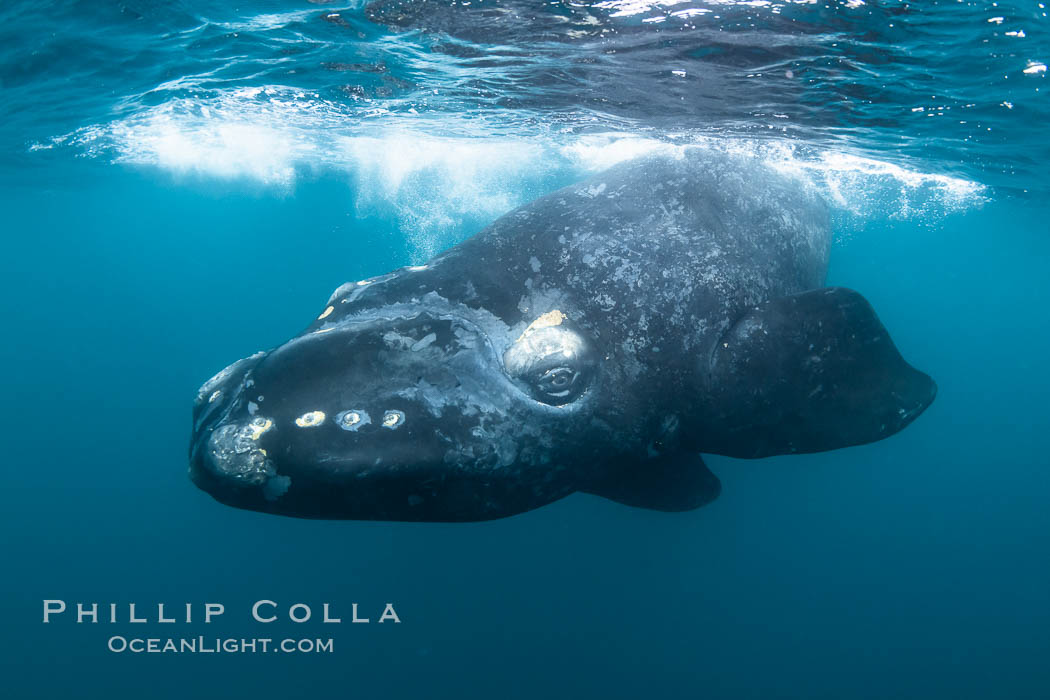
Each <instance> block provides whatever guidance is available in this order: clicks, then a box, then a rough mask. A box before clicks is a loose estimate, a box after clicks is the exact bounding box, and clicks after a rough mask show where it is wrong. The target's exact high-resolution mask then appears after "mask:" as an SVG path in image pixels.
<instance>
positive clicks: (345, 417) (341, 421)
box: [335, 408, 372, 433]
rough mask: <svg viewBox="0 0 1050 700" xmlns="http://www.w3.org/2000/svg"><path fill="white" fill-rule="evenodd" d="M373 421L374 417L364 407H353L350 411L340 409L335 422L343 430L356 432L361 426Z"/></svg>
mask: <svg viewBox="0 0 1050 700" xmlns="http://www.w3.org/2000/svg"><path fill="white" fill-rule="evenodd" d="M371 423H372V417H371V416H369V415H368V412H367V411H365V410H364V409H360V408H353V409H350V410H348V411H340V412H339V413H337V414H336V416H335V424H336V425H338V426H339V427H340V428H342V429H343V430H349V431H350V432H352V433H356V432H357V431H358V430H360V429H361V428H363V427H365V426H366V425H370V424H371Z"/></svg>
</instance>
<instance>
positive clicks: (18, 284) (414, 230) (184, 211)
mask: <svg viewBox="0 0 1050 700" xmlns="http://www.w3.org/2000/svg"><path fill="white" fill-rule="evenodd" d="M1046 13H1047V9H1046V8H1045V7H1043V6H1042V4H1040V3H1037V2H1020V1H1016V2H998V3H991V2H934V1H932V0H931V1H930V2H915V3H906V2H880V3H875V2H869V3H867V4H864V3H860V2H839V3H826V4H819V3H802V2H786V1H784V2H769V3H766V2H752V3H744V2H713V1H709V2H706V3H703V2H671V1H666V2H662V3H661V2H641V1H633V0H613V1H611V2H605V3H591V2H579V3H575V4H569V3H561V2H548V3H540V2H492V1H491V0H484V1H482V2H474V3H467V2H463V1H460V0H457V1H456V2H440V3H439V2H418V3H407V2H405V3H392V2H385V3H375V4H373V5H369V6H363V5H361V4H357V5H353V6H347V5H344V4H338V3H333V4H320V3H314V2H291V1H286V2H278V1H277V0H273V1H270V2H242V3H238V4H237V5H236V6H235V7H234V6H230V5H228V4H226V3H218V2H188V1H185V2H175V3H171V2H167V3H160V2H145V1H135V2H123V3H119V4H116V3H114V4H110V3H96V2H87V1H86V0H81V1H66V2H54V3H49V4H46V5H44V4H42V3H31V2H22V1H13V2H7V3H5V4H4V6H3V8H2V9H0V20H2V22H0V88H2V91H0V110H2V111H0V116H2V119H0V183H2V189H0V192H2V195H0V196H2V202H0V206H2V210H3V212H4V222H5V223H4V226H3V229H4V237H5V244H6V245H5V251H4V255H3V256H2V258H0V285H2V289H0V305H2V309H3V319H4V322H5V324H4V325H5V328H6V329H7V330H6V333H5V335H4V338H5V342H4V343H2V344H0V365H2V366H3V367H4V368H5V369H6V371H5V372H4V373H3V376H4V379H3V398H4V401H3V409H2V422H0V424H2V425H3V426H4V427H3V445H4V453H5V454H4V457H5V459H4V477H5V479H4V488H3V489H2V490H0V494H2V495H0V499H2V503H0V523H2V526H3V534H4V537H3V542H4V549H3V561H4V572H5V575H4V576H2V577H0V586H2V592H3V595H2V596H0V616H2V617H0V619H2V620H3V623H4V624H3V629H4V631H3V633H2V634H0V639H2V646H0V660H2V661H0V664H2V668H3V669H4V695H5V697H14V698H69V697H109V698H142V697H152V698H180V699H182V698H186V697H201V698H219V697H223V698H229V697H250V698H257V699H259V700H261V699H262V698H271V697H272V698H287V697H356V698H420V697H422V698H456V699H463V698H485V699H488V698H535V697H555V698H561V697H600V698H638V697H656V698H677V697H710V698H729V699H735V698H764V699H765V698H829V699H830V698H834V699H837V700H841V699H843V698H846V699H853V698H887V697H895V698H953V699H955V698H992V697H994V698H1046V697H1050V664H1048V663H1047V659H1048V658H1050V557H1048V556H1047V552H1048V551H1050V509H1048V508H1047V506H1046V502H1047V498H1048V496H1050V459H1048V457H1047V455H1046V452H1047V447H1046V444H1045V436H1046V435H1048V434H1050V411H1048V410H1047V396H1050V369H1048V367H1047V358H1048V357H1050V314H1048V313H1047V311H1046V307H1047V304H1050V275H1048V274H1047V262H1046V261H1047V260H1050V235H1048V234H1050V230H1048V226H1047V223H1046V222H1047V221H1048V220H1050V199H1048V195H1050V189H1048V186H1047V175H1048V174H1050V173H1048V169H1047V167H1046V163H1047V162H1048V158H1050V139H1047V138H1046V133H1045V129H1046V125H1047V124H1050V102H1048V100H1047V96H1046V93H1047V91H1048V90H1050V83H1048V82H1047V80H1048V78H1047V73H1046V71H1045V65H1046V63H1047V62H1050V37H1048V29H1050V24H1048V20H1047V16H1046ZM1040 66H1044V68H1043V69H1040V68H1039V67H1040ZM684 143H699V144H701V145H705V146H708V147H711V148H729V149H736V150H743V151H747V152H754V153H759V154H761V155H763V156H764V157H766V158H768V159H770V160H771V161H774V162H776V163H777V164H778V166H779V167H782V168H784V169H785V170H787V171H790V172H793V173H795V174H797V175H798V176H800V177H803V178H806V179H808V180H810V181H811V182H813V183H814V184H815V185H816V186H817V187H818V188H819V189H820V190H821V191H822V192H823V193H824V194H825V196H826V198H827V199H828V201H829V202H830V203H831V205H832V207H833V220H834V224H835V247H834V250H833V256H832V266H831V272H830V278H829V284H840V285H846V286H849V287H852V288H854V289H857V290H860V291H861V292H862V293H863V294H864V295H865V296H866V297H867V298H868V299H869V300H870V301H871V302H872V304H873V305H874V307H875V308H876V309H877V310H878V313H879V315H880V317H881V318H882V320H883V321H884V323H885V325H886V326H887V328H888V329H889V330H890V332H891V333H892V335H893V337H894V340H895V342H896V344H897V345H898V347H899V348H900V349H901V351H902V353H903V354H904V356H905V357H907V358H908V359H909V361H911V362H912V363H913V364H914V365H915V366H917V367H919V368H922V369H923V370H925V371H927V372H929V373H930V374H931V375H932V376H933V377H934V378H935V379H936V380H937V383H938V385H939V387H940V393H939V395H938V398H937V400H936V402H935V403H934V404H933V406H932V407H931V408H930V409H929V410H928V411H927V413H926V414H924V415H923V416H922V417H921V418H920V419H919V420H918V421H917V422H916V423H915V424H914V425H912V426H911V427H909V428H908V429H906V430H905V431H903V432H902V433H900V434H899V435H896V436H894V437H892V438H890V439H888V440H885V441H883V442H879V443H875V444H872V445H866V446H863V447H856V448H850V449H847V450H841V451H835V452H830V453H824V454H818V455H808V456H796V457H790V458H776V459H767V460H760V461H753V462H751V461H736V460H731V459H727V458H718V457H711V458H709V459H708V463H709V465H710V467H711V469H712V470H713V471H714V472H715V473H717V474H718V476H719V478H720V479H721V480H722V483H723V492H722V496H721V497H720V498H719V499H718V500H717V501H716V502H714V503H713V504H712V505H710V506H708V507H706V508H703V509H701V510H698V511H695V512H691V513H685V514H679V515H668V514H662V513H655V512H649V511H643V510H637V509H631V508H626V507H623V506H619V505H616V504H614V503H611V502H608V501H604V500H600V499H597V498H594V497H589V496H583V495H576V496H572V497H570V498H568V499H565V500H564V501H561V502H558V503H555V504H553V505H551V506H548V507H545V508H542V509H540V510H537V511H534V512H531V513H527V514H524V515H521V516H516V517H513V518H509V519H506V520H501V521H495V522H489V523H478V524H469V525H443V524H398V523H359V522H315V521H300V520H294V519H288V518H279V517H272V516H265V515H260V514H256V513H251V512H247V511H238V510H234V509H231V508H227V507H224V506H220V505H218V504H217V503H215V502H214V501H212V500H211V499H210V497H208V496H207V495H206V494H204V493H203V492H200V491H198V490H197V489H195V488H194V487H193V486H192V484H191V483H190V481H189V480H188V479H187V478H186V468H187V459H186V453H187V443H188V438H189V429H190V424H189V414H190V407H191V403H192V400H193V397H194V395H195V391H196V389H197V387H198V386H199V384H200V383H201V382H202V381H203V380H204V379H206V378H207V377H209V376H211V375H212V374H213V373H214V372H215V371H216V370H218V369H220V368H222V367H223V366H225V365H226V364H227V363H228V362H229V361H230V360H232V359H234V358H237V357H242V356H244V355H247V354H249V353H251V352H254V351H256V350H259V349H264V348H268V347H271V346H273V345H275V344H277V343H279V342H282V341H283V340H285V339H287V338H288V337H290V336H292V335H294V334H296V333H298V332H299V330H300V329H301V328H302V327H303V326H304V325H305V324H306V323H307V322H308V321H309V320H310V319H311V318H312V315H314V314H316V311H317V309H318V308H320V306H321V304H322V303H323V301H324V300H325V299H326V298H327V297H328V295H329V294H330V293H331V291H332V290H333V289H334V288H335V287H336V286H338V285H339V284H341V283H342V282H345V281H347V280H353V279H360V278H364V277H368V276H371V275H375V274H378V273H382V272H385V271H387V270H389V269H392V268H394V267H397V266H400V265H403V264H406V263H408V262H420V261H422V260H425V259H426V258H427V257H429V256H430V255H432V254H433V253H435V252H437V251H439V250H442V249H444V248H446V247H448V246H450V245H453V244H454V243H456V242H457V241H460V240H462V239H464V238H465V237H466V236H469V235H470V234H471V233H473V232H474V231H476V230H478V229H479V228H480V227H482V226H484V225H485V224H486V223H488V222H490V221H492V220H493V219H495V218H496V217H497V216H499V215H500V214H502V213H504V212H506V211H508V210H509V209H511V208H513V207H514V206H516V205H517V204H520V203H524V202H527V201H529V200H531V199H532V198H534V197H536V196H538V195H540V194H543V193H545V192H548V191H551V190H553V189H555V188H557V187H559V186H562V185H565V184H568V183H570V182H572V181H574V180H575V179H578V178H580V177H582V176H584V175H585V174H587V173H590V172H595V171H597V170H600V169H602V168H603V167H606V166H608V165H611V164H613V163H616V162H619V161H622V160H625V159H628V158H630V157H632V156H635V155H640V154H644V153H651V152H654V151H660V150H666V149H672V148H675V147H677V146H680V145H682V144H684ZM44 599H64V600H66V601H67V602H68V603H70V604H71V605H73V604H75V603H76V602H78V601H83V602H88V603H90V602H95V601H97V602H100V603H102V604H103V606H106V605H108V603H111V602H116V603H121V604H127V603H129V602H137V603H138V604H139V606H140V609H142V608H147V609H148V607H149V606H155V605H156V603H158V602H165V603H168V604H169V609H170V608H172V607H178V606H182V605H184V604H185V603H187V602H192V603H194V604H198V605H202V604H203V603H205V602H209V601H216V602H222V603H224V604H225V605H226V609H227V612H226V614H225V615H223V616H222V617H221V618H220V619H219V620H218V621H216V622H213V623H212V624H210V625H204V624H201V622H200V621H199V615H200V613H199V612H198V613H197V614H198V617H197V618H196V620H197V621H195V622H194V623H191V624H173V625H164V624H158V623H155V622H153V623H149V624H143V625H132V624H128V623H127V622H122V623H118V624H106V623H101V624H97V625H92V624H87V623H85V624H80V625H77V624H75V623H74V620H73V619H72V618H71V615H70V614H68V613H67V614H66V615H65V616H64V617H61V618H59V619H58V620H56V621H55V622H53V623H49V624H47V625H44V624H41V611H42V601H43V600H44ZM259 599H271V600H274V601H276V602H278V603H280V604H281V606H282V608H284V609H286V608H287V606H288V605H291V604H293V603H298V602H302V603H307V604H310V605H311V606H313V608H314V611H315V615H317V614H319V612H320V605H321V604H322V603H324V602H331V603H332V605H333V607H335V608H336V609H337V610H336V611H335V612H336V613H337V614H338V613H341V615H340V616H341V617H342V618H343V620H344V624H342V625H323V624H320V623H318V622H316V620H314V621H311V622H308V623H304V624H301V625H295V624H292V623H289V622H287V620H283V621H280V622H276V623H273V624H270V625H259V624H257V623H254V622H252V621H251V620H250V617H249V614H248V610H249V608H250V606H251V604H252V602H253V601H256V600H259ZM353 602H358V603H360V605H361V608H362V614H364V615H365V616H370V617H371V618H372V620H373V623H372V624H368V625H352V624H346V622H347V621H348V619H349V616H350V612H349V607H350V604H351V603H353ZM386 602H393V603H394V604H395V606H396V608H397V612H398V614H399V616H400V617H401V619H402V622H401V624H398V625H394V624H383V625H379V624H375V620H376V618H377V617H378V614H379V612H380V611H381V610H382V606H383V604H384V603H386ZM104 609H105V608H104ZM154 610H155V607H154ZM122 615H123V613H122ZM103 616H104V613H103ZM200 634H203V635H207V636H209V637H215V636H222V637H238V638H240V637H274V638H281V637H294V638H301V637H310V638H315V637H322V638H327V637H331V638H333V639H334V645H335V650H334V652H333V653H331V654H280V655H265V654H211V655H208V654H196V655H194V654H131V653H113V652H110V651H108V650H107V640H108V639H109V638H110V637H111V636H114V635H126V636H129V637H130V636H136V635H138V636H150V637H167V636H176V637H183V636H185V637H191V636H196V635H200Z"/></svg>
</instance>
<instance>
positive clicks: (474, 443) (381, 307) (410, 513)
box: [190, 149, 936, 521]
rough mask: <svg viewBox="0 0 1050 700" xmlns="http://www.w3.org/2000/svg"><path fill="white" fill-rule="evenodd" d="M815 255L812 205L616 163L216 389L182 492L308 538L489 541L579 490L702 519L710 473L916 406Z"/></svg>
mask: <svg viewBox="0 0 1050 700" xmlns="http://www.w3.org/2000/svg"><path fill="white" fill-rule="evenodd" d="M829 248H830V232H829V224H828V215H827V211H826V209H825V206H824V204H823V203H822V202H821V200H820V198H819V197H818V196H817V195H815V194H814V193H813V192H811V191H810V190H809V189H808V188H807V187H806V186H805V185H804V184H803V183H802V182H800V181H798V180H794V179H792V178H791V177H788V176H786V175H783V174H780V173H778V172H777V171H775V170H774V169H773V168H771V167H770V166H769V165H767V164H766V163H764V162H761V161H759V160H758V159H755V158H750V157H736V156H727V155H718V154H713V153H711V152H706V151H701V150H699V149H684V150H682V151H681V152H680V153H678V154H677V155H675V156H660V157H651V158H647V159H642V160H639V161H634V162H629V163H624V164H621V165H619V166H616V167H614V168H612V169H611V170H609V171H607V172H605V173H602V174H600V175H597V176H594V177H591V178H589V179H587V180H585V181H583V182H580V183H578V184H576V185H573V186H571V187H567V188H565V189H563V190H560V191H558V192H555V193H553V194H550V195H547V196H545V197H542V198H540V199H538V200H536V201H535V202H532V203H531V204H528V205H526V206H523V207H521V208H519V209H517V210H515V211H513V212H511V213H509V214H507V215H506V216H504V217H502V218H500V219H499V220H497V221H496V222H495V223H493V224H492V225H491V226H489V227H488V228H486V229H485V230H483V231H482V232H481V233H479V234H477V235H475V236H474V237H472V238H470V239H468V240H467V241H465V242H463V243H461V244H459V245H457V246H455V247H454V248H452V249H450V250H448V251H446V252H444V253H442V254H440V255H438V256H437V257H435V258H434V259H433V260H431V261H430V262H429V263H428V264H427V265H422V266H417V267H407V268H402V269H400V270H397V271H395V272H392V273H389V274H386V275H382V276H379V277H375V278H372V279H368V280H361V281H359V282H351V283H347V284H345V285H343V286H342V287H340V288H339V289H337V290H336V291H335V293H334V294H333V295H332V297H331V298H330V299H329V300H328V303H327V304H325V305H324V306H323V307H322V311H321V312H320V314H319V315H318V317H317V319H316V320H315V321H313V322H312V323H311V324H310V325H309V326H308V327H307V328H306V329H305V330H304V331H303V333H301V334H300V335H298V336H297V337H295V338H293V339H292V340H290V341H288V342H287V343H285V344H283V345H281V346H279V347H277V348H275V349H273V350H271V351H269V352H264V353H258V354H256V355H253V356H251V357H249V358H246V359H243V360H240V361H239V362H236V363H234V364H233V365H231V366H230V367H228V368H227V369H225V370H223V371H222V372H220V373H219V374H218V375H217V376H216V377H214V378H213V379H211V380H210V381H208V382H207V383H205V384H204V386H203V387H201V389H200V392H199V395H198V398H197V402H196V406H195V409H194V417H193V437H192V442H191V450H190V465H191V466H190V473H191V476H192V478H193V480H194V481H195V482H196V483H197V485H198V486H200V487H201V488H203V489H204V490H206V491H208V492H209V493H210V494H211V495H212V496H214V497H215V498H216V499H218V500H219V501H221V502H223V503H226V504H229V505H232V506H237V507H241V508H249V509H253V510H259V511H265V512H269V513H277V514H283V515H291V516H299V517H312V518H350V519H379V520H423V521H465V520H484V519H489V518H497V517H502V516H507V515H511V514H514V513H520V512H522V511H527V510H530V509H532V508H536V507H538V506H541V505H544V504H546V503H549V502H551V501H554V500H556V499H559V498H562V497H564V496H566V495H568V494H571V493H573V492H575V491H585V492H589V493H593V494H598V495H600V496H604V497H607V498H610V499H613V500H615V501H619V502H622V503H626V504H630V505H634V506H642V507H647V508H654V509H660V510H666V511H675V510H686V509H691V508H695V507H697V506H700V505H703V504H705V503H707V502H709V501H711V500H712V499H713V498H715V497H716V496H717V495H718V493H719V489H720V487H719V482H718V480H717V478H716V477H715V476H714V475H713V474H712V473H711V472H710V471H709V470H708V469H707V468H706V467H705V465H704V463H703V461H702V459H701V456H700V455H701V453H705V452H707V453H715V454H721V455H731V456H734V457H747V458H756V457H765V456H769V455H779V454H791V453H804V452H816V451H822V450H831V449H836V448H840V447H846V446H849V445H857V444H861V443H866V442H871V441H874V440H879V439H881V438H884V437H887V436H889V435H892V434H894V433H896V432H897V431H899V430H901V429H902V428H903V427H904V426H906V425H908V424H909V423H910V422H911V421H913V420H914V419H915V417H916V416H918V415H919V414H920V413H921V412H922V411H923V410H924V409H925V408H926V407H927V406H928V405H929V404H930V402H931V401H932V400H933V398H934V395H935V393H936V386H935V384H934V383H933V381H932V380H931V379H930V378H929V377H928V376H926V375H925V374H923V373H922V372H919V371H918V370H916V369H914V368H912V367H911V366H909V365H908V364H907V363H906V362H905V361H904V359H903V358H902V357H901V355H900V354H899V352H898V351H897V349H896V348H895V347H894V344H893V342H892V341H891V340H890V337H889V335H888V333H887V331H886V329H885V328H884V327H883V325H882V323H881V322H880V321H879V319H878V318H877V316H876V315H875V312H874V311H873V310H872V308H871V306H870V305H869V304H868V303H867V302H866V301H865V300H864V298H863V297H861V296H860V294H858V293H856V292H854V291H850V290H848V289H844V288H825V287H823V284H824V278H825V273H826V270H827V264H828V253H829Z"/></svg>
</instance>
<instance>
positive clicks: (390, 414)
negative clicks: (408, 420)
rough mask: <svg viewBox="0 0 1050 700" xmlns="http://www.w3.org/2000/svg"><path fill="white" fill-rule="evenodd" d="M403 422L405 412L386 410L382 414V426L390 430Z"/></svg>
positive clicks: (398, 426)
mask: <svg viewBox="0 0 1050 700" xmlns="http://www.w3.org/2000/svg"><path fill="white" fill-rule="evenodd" d="M404 422H405V414H404V413H403V412H402V411H387V412H386V413H384V414H383V422H382V426H383V427H384V428H389V429H390V430H396V429H397V428H400V427H401V426H402V425H403V424H404Z"/></svg>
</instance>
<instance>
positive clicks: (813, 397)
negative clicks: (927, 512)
mask: <svg viewBox="0 0 1050 700" xmlns="http://www.w3.org/2000/svg"><path fill="white" fill-rule="evenodd" d="M710 370H711V375H710V379H711V384H710V387H711V392H712V397H711V398H712V405H713V406H715V409H714V411H713V413H714V415H712V416H710V418H709V423H710V425H706V424H705V428H709V430H708V431H706V432H707V437H706V438H705V439H704V440H703V444H702V445H701V448H702V449H703V450H704V451H705V452H713V453H716V454H723V455H729V456H732V457H766V456H770V455H777V454H791V453H799V452H820V451H823V450H832V449H836V448H839V447H846V446H849V445H859V444H862V443H866V442H872V441H875V440H879V439H881V438H884V437H888V436H890V435H892V434H894V433H896V432H897V431H898V430H900V429H902V428H903V427H904V426H906V425H907V424H908V423H910V422H911V421H912V420H914V419H915V417H916V416H918V415H919V414H920V413H922V411H923V410H924V409H925V408H926V407H927V406H929V405H930V403H931V402H932V401H933V398H934V396H935V395H936V393H937V385H936V384H934V382H933V380H932V379H930V378H929V377H928V376H926V375H925V374H923V373H922V372H920V371H918V370H916V369H915V368H913V367H912V366H911V365H909V364H908V363H907V362H905V361H904V358H902V357H901V355H900V353H899V352H898V351H897V348H896V347H895V346H894V344H893V341H892V340H891V339H890V336H889V333H888V332H887V331H886V329H885V328H884V327H883V325H882V323H881V322H880V321H879V319H878V317H877V316H876V315H875V311H874V310H873V309H872V308H871V305H870V304H869V303H868V302H867V300H866V299H864V297H862V296H861V295H860V294H858V293H857V292H854V291H852V290H849V289H843V288H841V287H829V288H826V289H817V290H813V291H810V292H805V293H802V294H796V295H793V296H789V297H783V298H780V299H774V300H773V301H770V302H767V303H765V304H763V305H762V306H759V307H756V308H754V309H753V310H751V311H750V312H749V313H747V314H745V315H744V316H743V317H742V318H741V319H740V320H739V321H737V323H736V324H735V325H734V326H733V327H732V328H730V329H729V331H728V332H727V333H726V334H725V336H724V337H723V338H722V340H721V341H720V342H719V344H718V346H717V347H716V348H715V351H714V354H713V355H712V358H711V367H710ZM709 443H710V444H709Z"/></svg>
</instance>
